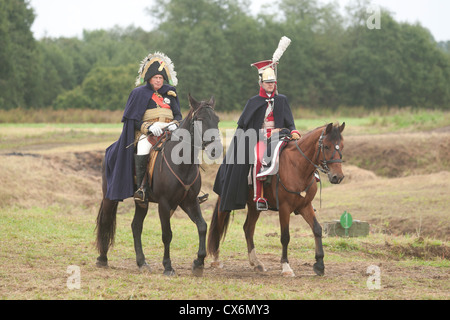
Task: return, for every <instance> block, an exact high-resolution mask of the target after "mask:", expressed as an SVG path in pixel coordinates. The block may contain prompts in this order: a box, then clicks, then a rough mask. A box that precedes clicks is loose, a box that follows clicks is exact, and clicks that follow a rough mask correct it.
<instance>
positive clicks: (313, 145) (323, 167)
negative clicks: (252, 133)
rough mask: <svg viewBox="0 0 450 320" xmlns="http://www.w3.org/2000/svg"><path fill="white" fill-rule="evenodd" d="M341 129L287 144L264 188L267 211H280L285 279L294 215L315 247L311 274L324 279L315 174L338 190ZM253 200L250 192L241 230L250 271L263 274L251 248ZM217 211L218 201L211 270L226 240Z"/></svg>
mask: <svg viewBox="0 0 450 320" xmlns="http://www.w3.org/2000/svg"><path fill="white" fill-rule="evenodd" d="M344 128H345V123H343V124H342V125H341V126H339V125H336V126H333V124H332V123H330V124H328V125H326V126H323V127H320V128H317V129H315V130H313V131H311V132H309V133H307V134H306V135H304V136H303V137H302V138H301V139H300V140H298V141H291V142H289V143H288V145H287V146H286V147H285V149H284V150H283V152H282V153H281V155H280V162H279V172H278V174H277V176H274V177H273V178H272V181H271V182H270V184H268V185H266V186H265V187H264V195H265V196H266V197H267V200H268V203H269V207H270V208H274V209H275V210H276V209H277V208H278V211H279V218H280V227H281V244H282V247H283V249H282V256H281V267H282V275H283V276H286V277H293V276H294V275H295V274H294V272H293V271H292V269H291V267H290V266H289V261H288V244H289V240H290V235H289V220H290V215H291V213H292V212H295V214H301V215H302V216H303V218H304V219H305V220H306V222H307V223H308V224H309V226H310V227H311V229H312V232H313V234H314V238H315V243H316V256H315V258H316V263H315V264H314V267H313V269H314V271H315V273H316V274H317V275H323V274H324V272H325V266H324V263H323V257H324V252H323V247H322V227H321V225H320V224H319V222H318V221H317V219H316V215H315V212H314V208H313V206H312V203H311V202H312V201H313V199H314V197H315V195H316V192H317V182H316V180H315V176H314V173H315V172H316V171H317V170H320V171H321V172H323V173H325V174H327V176H328V179H329V181H330V182H331V183H333V184H339V183H340V182H341V181H342V179H344V174H343V172H342V150H343V149H344V139H343V138H342V135H341V133H342V131H344ZM252 198H253V191H252V190H249V197H248V200H247V219H246V221H245V224H244V232H245V238H246V240H247V249H248V257H249V262H250V265H251V266H254V267H255V270H258V271H265V270H266V269H265V267H264V265H263V264H262V263H261V262H260V261H259V260H258V258H257V256H256V251H255V244H254V243H253V235H254V232H255V226H256V222H257V221H258V218H259V215H260V212H259V211H257V210H256V205H255V202H254V201H253V199H252ZM219 205H220V197H219V199H218V201H217V203H216V207H215V210H214V213H213V217H212V221H211V225H210V229H209V235H208V253H209V254H210V255H212V256H213V258H214V262H212V266H213V267H222V264H221V262H220V261H219V245H220V241H221V239H224V238H225V234H226V230H227V227H228V222H229V217H230V212H221V211H220V210H219Z"/></svg>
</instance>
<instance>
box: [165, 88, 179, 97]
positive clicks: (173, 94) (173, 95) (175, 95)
mask: <svg viewBox="0 0 450 320" xmlns="http://www.w3.org/2000/svg"><path fill="white" fill-rule="evenodd" d="M167 94H168V95H169V96H172V97H175V98H176V97H177V93H176V92H175V91H173V90H169V91H167Z"/></svg>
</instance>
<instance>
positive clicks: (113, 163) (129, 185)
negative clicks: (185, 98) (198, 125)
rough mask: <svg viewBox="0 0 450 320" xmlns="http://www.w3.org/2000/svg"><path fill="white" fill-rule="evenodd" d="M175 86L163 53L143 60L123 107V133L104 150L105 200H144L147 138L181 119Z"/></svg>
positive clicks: (169, 62)
mask: <svg viewBox="0 0 450 320" xmlns="http://www.w3.org/2000/svg"><path fill="white" fill-rule="evenodd" d="M177 83H178V80H177V78H176V72H175V71H174V67H173V64H172V61H171V60H170V59H169V58H168V57H167V56H166V55H164V54H163V53H160V52H156V53H153V54H150V55H148V56H147V57H146V58H145V59H144V60H143V61H142V63H141V66H140V68H139V75H138V77H137V79H136V86H137V88H135V89H134V90H133V91H132V92H131V94H130V96H129V98H128V101H127V104H126V106H125V112H124V114H123V118H122V122H123V130H122V134H121V136H120V138H119V140H118V141H116V142H115V143H114V144H112V145H111V146H110V147H109V148H108V149H106V153H105V163H104V165H105V172H106V179H107V193H106V198H108V199H110V200H113V201H122V200H124V199H127V198H130V197H132V196H133V195H134V198H135V200H136V201H142V202H144V201H146V190H145V185H144V184H142V181H144V176H145V175H146V170H147V164H148V161H149V153H150V149H151V147H152V144H151V141H152V140H151V139H150V137H159V136H161V135H162V134H163V131H164V130H169V131H173V130H175V129H176V128H177V124H178V123H179V121H181V120H182V115H181V111H180V103H179V100H178V96H177V92H176V88H175V86H176V85H177ZM134 171H135V173H136V187H135V184H134ZM141 184H142V185H141ZM136 189H137V191H136V193H135V190H136Z"/></svg>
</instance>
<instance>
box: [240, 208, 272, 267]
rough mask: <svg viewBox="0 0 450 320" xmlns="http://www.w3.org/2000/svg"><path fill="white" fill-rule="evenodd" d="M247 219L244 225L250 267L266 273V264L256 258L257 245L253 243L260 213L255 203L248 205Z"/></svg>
mask: <svg viewBox="0 0 450 320" xmlns="http://www.w3.org/2000/svg"><path fill="white" fill-rule="evenodd" d="M247 208H248V210H247V218H246V219H245V223H244V233H245V240H247V250H248V260H249V262H250V265H251V266H252V267H254V269H255V271H260V272H265V271H267V269H266V268H265V267H264V264H263V263H262V262H261V261H259V259H258V257H257V256H256V249H255V243H254V242H253V235H254V234H255V227H256V222H257V221H258V219H259V215H260V211H258V210H256V205H255V202H254V201H249V202H248V203H247Z"/></svg>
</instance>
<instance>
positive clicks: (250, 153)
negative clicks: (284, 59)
mask: <svg viewBox="0 0 450 320" xmlns="http://www.w3.org/2000/svg"><path fill="white" fill-rule="evenodd" d="M289 44H290V39H288V38H286V37H283V38H282V39H281V41H280V44H279V47H278V49H277V51H275V54H274V57H273V59H272V60H265V61H261V62H257V63H254V64H252V65H251V66H253V67H256V68H257V69H258V74H259V85H260V90H259V94H258V95H256V96H254V97H252V98H250V100H248V102H247V104H246V106H245V108H244V111H243V112H242V114H241V116H240V118H239V120H238V123H237V124H238V129H237V130H236V134H235V136H234V137H233V140H232V143H231V144H230V147H229V148H228V151H227V156H226V157H225V159H224V162H223V163H222V165H221V166H220V168H219V171H218V173H217V176H216V180H215V183H214V192H216V193H217V194H218V195H219V196H220V208H219V209H220V210H221V211H232V210H239V209H244V208H245V206H246V203H247V197H248V176H249V172H250V168H251V167H252V165H253V168H254V170H253V174H252V177H253V178H252V180H253V189H254V199H253V200H254V201H255V202H256V208H257V210H259V211H265V210H268V209H269V208H268V205H267V200H266V199H265V198H264V196H263V188H262V183H263V182H262V181H261V180H259V179H257V175H258V172H259V169H260V168H261V164H262V163H261V162H262V157H263V154H264V153H265V151H266V147H267V139H269V138H271V137H272V136H273V135H275V133H277V134H278V133H279V132H280V131H281V130H283V131H287V132H286V134H287V135H290V137H291V138H292V139H300V133H299V132H298V131H297V130H296V128H295V123H294V117H293V115H292V111H291V108H290V106H289V103H288V100H287V98H286V96H284V95H282V94H278V90H277V75H276V73H277V72H276V69H277V68H276V66H277V64H278V60H279V59H280V58H281V55H282V54H283V52H284V50H286V49H287V47H288V46H289ZM252 130H253V131H254V132H256V135H255V136H256V137H257V139H256V140H257V141H254V144H251V143H250V145H249V144H248V143H247V142H245V140H246V139H247V138H248V137H250V136H251V134H248V133H249V131H252ZM261 133H262V134H261ZM243 148H244V149H245V150H242V149H243ZM240 154H246V155H247V156H246V157H245V160H244V161H241V162H240V161H239V160H237V158H238V157H239V155H240ZM236 155H238V156H236Z"/></svg>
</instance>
